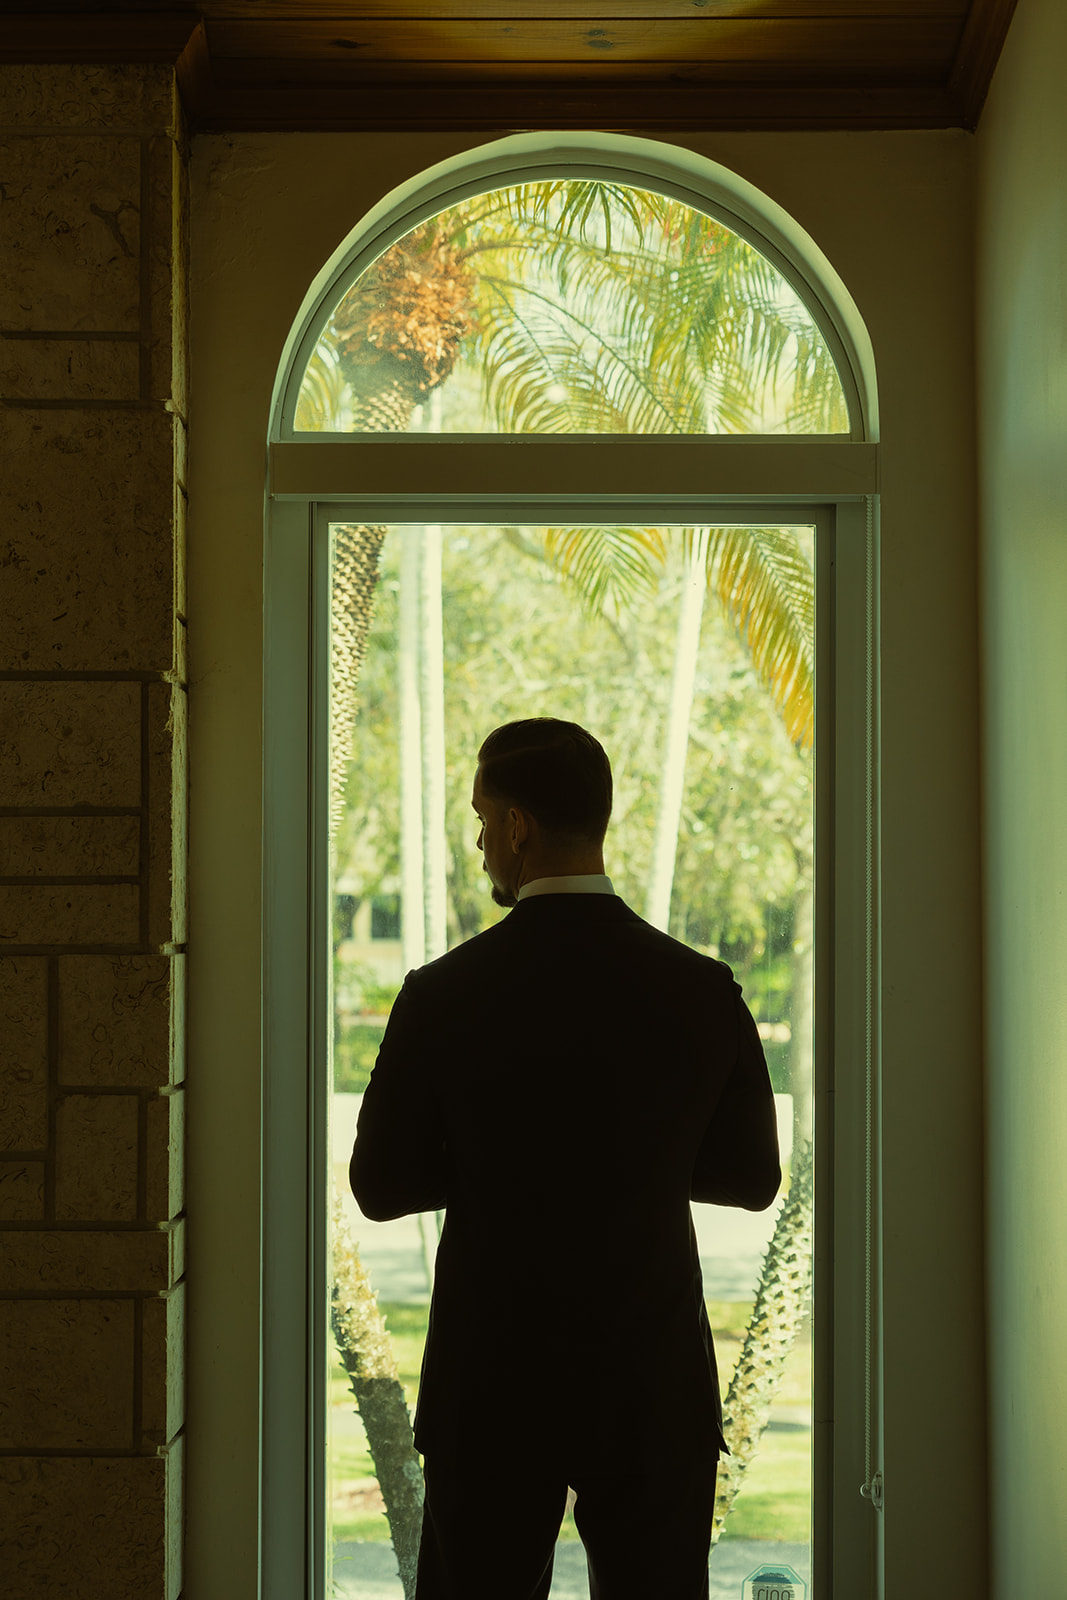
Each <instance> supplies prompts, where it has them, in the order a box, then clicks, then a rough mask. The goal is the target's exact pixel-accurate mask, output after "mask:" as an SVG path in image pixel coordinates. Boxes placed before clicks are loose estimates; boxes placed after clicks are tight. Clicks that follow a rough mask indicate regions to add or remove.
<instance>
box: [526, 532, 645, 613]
mask: <svg viewBox="0 0 1067 1600" xmlns="http://www.w3.org/2000/svg"><path fill="white" fill-rule="evenodd" d="M543 542H544V553H545V559H546V560H547V561H548V563H549V565H550V566H552V567H554V568H555V569H556V571H557V572H559V573H560V574H561V575H562V576H563V577H565V578H566V579H568V580H569V581H570V582H571V583H572V584H573V585H574V587H575V589H576V590H577V592H578V596H579V598H580V600H581V603H582V606H583V609H584V610H585V611H586V613H587V614H589V615H595V614H596V613H598V612H600V611H603V610H605V609H609V610H614V611H616V612H619V611H624V610H625V609H626V608H627V607H629V606H631V605H633V604H634V603H635V602H636V601H638V600H641V599H644V598H646V597H647V596H648V595H651V594H653V593H655V590H656V588H657V586H658V584H659V581H660V577H661V575H662V572H663V565H664V561H665V559H666V554H667V543H666V539H665V537H664V534H663V531H662V529H660V528H548V529H547V530H546V531H545V534H544V541H543Z"/></svg>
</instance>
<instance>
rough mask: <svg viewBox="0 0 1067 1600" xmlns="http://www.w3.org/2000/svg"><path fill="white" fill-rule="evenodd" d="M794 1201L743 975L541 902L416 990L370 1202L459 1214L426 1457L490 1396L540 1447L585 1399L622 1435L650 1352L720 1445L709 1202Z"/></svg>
mask: <svg viewBox="0 0 1067 1600" xmlns="http://www.w3.org/2000/svg"><path fill="white" fill-rule="evenodd" d="M778 1181H779V1171H778V1163H777V1141H776V1133H775V1123H774V1105H773V1097H772V1095H771V1091H770V1084H769V1080H768V1078H767V1072H766V1067H765V1065H764V1062H763V1056H762V1050H761V1049H760V1046H759V1040H758V1036H757V1035H756V1032H755V1028H754V1025H753V1024H752V1021H751V1018H750V1017H749V1016H748V1013H747V1010H746V1009H745V1008H744V1007H743V1006H742V1005H741V1003H740V992H739V990H738V988H737V985H736V984H735V983H734V982H733V980H732V978H731V976H730V973H729V970H728V969H727V968H725V967H723V966H721V965H720V964H719V963H717V962H713V961H711V960H709V959H708V958H707V957H705V956H701V955H699V954H698V953H696V952H694V951H691V950H688V949H687V948H686V947H685V946H683V945H680V944H678V943H677V941H675V940H672V939H669V938H667V937H666V936H665V935H664V934H661V933H659V932H657V931H656V930H655V929H653V928H651V927H650V926H649V925H648V924H647V923H645V922H643V921H642V920H641V919H640V918H639V917H637V916H636V915H635V914H634V913H633V912H632V911H631V910H630V909H629V908H628V907H627V906H626V905H625V904H624V903H623V902H622V901H621V900H619V899H617V898H616V897H615V896H612V895H600V894H597V895H558V894H545V895H538V896H534V897H530V898H528V899H524V900H523V901H521V902H520V904H519V905H518V906H516V907H515V909H514V910H512V911H511V913H510V914H509V915H508V917H507V918H506V919H505V920H504V921H503V922H502V923H500V924H499V925H498V926H497V927H495V928H493V929H491V930H489V931H488V932H487V933H485V934H482V935H480V936H478V937H477V938H475V939H473V940H471V941H470V942H469V943H468V944H466V945H463V946H460V947H459V948H458V949H456V950H454V951H452V952H451V953H450V954H449V955H448V956H445V957H443V958H442V959H441V960H439V961H437V962H433V963H431V964H430V965H429V966H428V967H425V968H423V969H421V971H420V972H418V973H415V974H412V975H411V976H410V977H409V979H408V982H407V984H406V985H405V988H404V991H403V993H402V995H401V997H400V999H399V1000H398V1002H397V1005H396V1007H395V1010H394V1016H393V1018H392V1019H391V1021H390V1026H389V1029H388V1031H387V1034H386V1038H385V1041H384V1042H383V1046H382V1051H381V1055H380V1057H379V1062H378V1065H377V1066H376V1068H375V1071H374V1074H373V1075H372V1079H371V1084H370V1086H369V1088H368V1091H367V1094H366V1097H365V1101H364V1109H363V1112H362V1113H361V1117H360V1125H359V1138H358V1139H357V1142H356V1148H355V1151H354V1153H353V1161H352V1184H353V1189H354V1192H355V1194H356V1197H357V1199H358V1200H359V1202H360V1205H361V1206H362V1207H363V1209H364V1210H365V1211H366V1212H367V1213H368V1214H369V1215H371V1216H374V1217H386V1216H393V1215H399V1214H402V1213H404V1212H406V1211H410V1210H419V1209H426V1208H429V1207H437V1208H440V1207H442V1206H443V1207H446V1208H447V1221H446V1226H445V1231H444V1237H443V1239H442V1243H441V1247H440V1251H439V1255H438V1264H437V1278H436V1284H435V1290H434V1302H433V1312H432V1319H431V1329H430V1336H429V1340H428V1344H427V1353H426V1362H425V1367H424V1377H423V1386H422V1391H421V1394H420V1407H419V1418H418V1431H417V1442H418V1444H419V1447H420V1448H422V1449H425V1448H427V1447H428V1444H429V1443H430V1442H432V1440H433V1439H434V1438H435V1436H440V1435H441V1434H442V1433H443V1432H446V1431H448V1430H451V1429H454V1428H455V1427H457V1426H459V1425H460V1421H461V1419H460V1412H461V1409H462V1407H463V1406H464V1405H470V1404H471V1403H472V1402H473V1398H474V1395H475V1394H476V1393H478V1392H486V1393H491V1394H492V1393H495V1394H497V1395H498V1396H506V1399H504V1400H503V1409H504V1412H505V1414H506V1415H507V1416H509V1417H511V1418H513V1419H514V1418H518V1417H519V1416H520V1415H521V1416H522V1417H523V1418H524V1419H526V1420H525V1422H524V1426H527V1425H529V1422H530V1419H533V1418H536V1417H542V1418H544V1417H545V1416H546V1415H549V1414H554V1413H556V1412H557V1411H565V1412H567V1414H568V1415H570V1416H571V1417H572V1418H573V1408H574V1404H575V1394H576V1393H577V1392H583V1393H584V1394H586V1396H587V1397H588V1402H589V1407H590V1409H589V1421H590V1427H591V1428H592V1427H594V1426H595V1427H596V1428H597V1429H599V1430H600V1432H601V1434H603V1431H604V1427H605V1418H606V1416H607V1415H608V1414H609V1413H610V1411H611V1406H610V1395H611V1393H612V1392H613V1391H614V1388H615V1386H616V1385H617V1384H618V1382H619V1381H620V1380H621V1374H622V1372H623V1370H624V1369H625V1367H626V1366H627V1364H628V1363H632V1361H633V1359H634V1353H635V1351H640V1362H641V1367H642V1370H643V1371H644V1372H646V1373H647V1374H649V1375H651V1380H650V1381H651V1384H652V1389H653V1390H654V1391H655V1392H654V1394H653V1393H648V1394H646V1399H647V1400H649V1401H652V1400H654V1399H656V1397H658V1404H659V1406H660V1408H661V1409H664V1408H668V1409H670V1410H671V1411H673V1410H674V1409H675V1407H677V1406H679V1405H682V1406H685V1405H688V1406H689V1407H690V1408H691V1409H690V1415H691V1416H693V1415H703V1417H704V1420H705V1423H706V1426H707V1427H708V1428H709V1429H710V1430H711V1437H710V1442H711V1443H712V1445H713V1447H714V1444H715V1443H717V1441H718V1436H719V1427H720V1419H719V1416H718V1401H717V1385H716V1381H715V1376H714V1363H713V1358H712V1357H711V1351H710V1338H709V1336H708V1331H707V1324H706V1319H705V1317H704V1315H703V1302H702V1297H701V1286H700V1276H699V1265H698V1262H697V1259H696V1252H695V1244H694V1240H693V1235H692V1226H691V1219H690V1211H689V1200H690V1196H691V1195H693V1196H695V1197H696V1198H702V1199H709V1200H718V1201H721V1202H723V1203H727V1204H741V1205H746V1206H749V1207H751V1208H753V1209H762V1208H763V1207H764V1206H766V1205H768V1204H769V1203H770V1201H771V1199H773V1197H774V1194H775V1192H776V1190H777V1186H778ZM601 1389H603V1390H604V1393H603V1394H601V1393H600V1392H599V1391H600V1390H601ZM616 1409H617V1408H616ZM609 1431H610V1430H609ZM603 1443H604V1446H605V1447H606V1448H607V1447H609V1446H610V1441H609V1440H608V1439H604V1441H603Z"/></svg>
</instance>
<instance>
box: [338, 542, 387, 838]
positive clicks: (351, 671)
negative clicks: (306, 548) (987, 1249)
mask: <svg viewBox="0 0 1067 1600" xmlns="http://www.w3.org/2000/svg"><path fill="white" fill-rule="evenodd" d="M384 541H385V529H384V528H382V527H368V526H367V525H366V524H352V523H348V522H341V523H335V524H334V527H333V562H332V570H331V574H330V621H331V623H332V628H331V634H330V669H331V684H330V832H331V834H334V833H336V831H337V828H338V826H339V824H340V821H341V818H342V816H343V815H344V803H345V802H344V795H345V778H346V776H347V773H348V763H349V760H350V759H351V755H352V729H353V727H354V724H355V720H356V705H357V698H358V685H359V674H360V670H361V669H362V666H363V657H364V655H365V654H366V650H367V635H368V634H369V633H370V625H371V622H372V620H373V617H374V592H375V589H376V588H377V586H378V572H379V566H380V562H381V554H382V544H383V543H384Z"/></svg>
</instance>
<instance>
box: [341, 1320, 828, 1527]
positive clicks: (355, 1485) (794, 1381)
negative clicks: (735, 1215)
mask: <svg viewBox="0 0 1067 1600" xmlns="http://www.w3.org/2000/svg"><path fill="white" fill-rule="evenodd" d="M381 1309H382V1313H383V1315H384V1316H385V1320H386V1326H387V1327H388V1329H389V1331H390V1333H391V1334H392V1337H393V1344H394V1347H395V1349H396V1355H397V1361H398V1363H399V1366H400V1377H401V1381H402V1382H403V1384H404V1390H405V1393H406V1395H407V1400H408V1406H409V1408H410V1409H411V1411H412V1413H414V1409H415V1395H416V1393H417V1390H418V1382H419V1368H420V1365H421V1363H422V1349H423V1344H424V1343H425V1339H426V1323H427V1318H428V1315H429V1307H428V1306H408V1305H395V1304H389V1303H383V1304H382V1307H381ZM750 1309H751V1307H750V1306H749V1305H746V1304H740V1303H734V1302H732V1301H715V1300H709V1301H708V1316H709V1318H710V1320H711V1325H712V1329H713V1330H714V1334H715V1348H716V1351H717V1354H718V1358H719V1374H720V1378H721V1380H722V1387H723V1391H724V1392H725V1390H726V1388H727V1386H728V1384H729V1381H730V1373H731V1372H732V1371H733V1368H734V1365H735V1364H736V1362H737V1358H738V1356H739V1355H740V1353H741V1343H742V1340H743V1338H744V1332H745V1326H746V1323H747V1321H748V1315H749V1311H750ZM810 1373H811V1345H810V1342H809V1340H808V1339H806V1338H801V1339H800V1340H799V1341H798V1343H797V1345H796V1347H795V1349H794V1350H793V1352H792V1354H791V1356H790V1358H789V1362H788V1364H787V1367H786V1371H785V1377H784V1379H783V1382H782V1387H781V1389H780V1390H779V1392H778V1396H777V1400H778V1402H779V1403H780V1404H785V1405H807V1404H809V1403H810V1382H811V1378H810ZM329 1395H330V1460H331V1469H332V1470H331V1475H332V1483H333V1537H334V1540H335V1541H339V1540H348V1539H367V1540H385V1541H387V1540H388V1539H389V1524H388V1522H387V1521H386V1518H385V1514H384V1511H383V1510H382V1509H381V1497H380V1495H379V1493H378V1486H377V1483H376V1481H375V1477H374V1463H373V1462H372V1461H371V1458H370V1454H369V1452H368V1450H367V1437H366V1434H365V1433H364V1431H363V1424H362V1422H361V1421H360V1418H359V1415H358V1413H357V1412H356V1410H355V1406H354V1402H353V1397H352V1391H351V1389H350V1388H349V1386H348V1378H347V1376H346V1374H345V1371H344V1368H343V1367H342V1366H341V1363H340V1359H339V1358H338V1357H337V1356H336V1355H335V1356H334V1359H333V1362H332V1364H331V1368H330V1384H329ZM810 1493H811V1433H810V1430H809V1429H807V1428H795V1429H794V1428H783V1429H781V1430H779V1429H777V1428H774V1427H773V1426H772V1427H770V1428H768V1430H767V1431H766V1433H765V1434H764V1435H763V1440H762V1442H761V1445H760V1451H759V1454H758V1456H757V1457H756V1459H755V1460H754V1461H753V1463H752V1465H751V1466H750V1467H749V1469H748V1472H747V1474H746V1476H745V1481H744V1484H743V1486H742V1488H741V1490H740V1493H739V1494H738V1496H737V1500H736V1501H735V1503H734V1508H733V1510H732V1512H731V1513H730V1517H729V1520H728V1521H727V1524H726V1530H725V1532H724V1534H723V1537H724V1538H726V1539H729V1538H735V1539H784V1540H789V1541H797V1542H801V1541H803V1540H805V1539H807V1538H808V1537H809V1533H810V1521H809V1498H810ZM577 1537H578V1532H577V1529H576V1528H575V1526H574V1519H573V1517H572V1516H571V1515H569V1514H568V1515H567V1517H566V1518H565V1519H564V1522H563V1527H562V1528H561V1530H560V1538H561V1539H577Z"/></svg>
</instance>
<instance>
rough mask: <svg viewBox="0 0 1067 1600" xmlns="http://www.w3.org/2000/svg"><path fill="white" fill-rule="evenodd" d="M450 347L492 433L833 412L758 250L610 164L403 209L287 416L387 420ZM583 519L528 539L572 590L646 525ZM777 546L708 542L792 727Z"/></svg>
mask: <svg viewBox="0 0 1067 1600" xmlns="http://www.w3.org/2000/svg"><path fill="white" fill-rule="evenodd" d="M459 363H462V364H463V365H465V366H466V367H467V368H468V369H472V370H473V371H474V372H476V374H477V375H478V378H479V380H480V382H481V383H482V385H483V387H484V394H485V404H486V409H487V412H488V413H489V415H490V417H491V418H492V420H493V421H494V422H495V423H496V425H497V426H499V427H500V428H502V429H503V430H505V431H509V432H538V433H559V432H576V431H580V432H597V433H704V432H708V431H726V432H742V431H745V432H750V431H760V430H761V428H762V427H765V426H767V425H768V423H767V417H768V414H772V415H773V416H774V417H776V418H778V419H780V420H779V425H783V424H784V425H785V426H787V427H789V428H793V429H798V430H800V431H813V430H816V429H817V430H821V431H829V432H833V431H838V430H840V429H841V428H843V427H847V416H846V412H845V404H844V397H843V393H842V390H841V386H840V382H839V380H838V378H837V373H836V369H835V367H834V363H833V358H832V356H831V353H830V351H829V349H828V347H827V346H826V344H825V341H823V340H822V338H821V336H820V335H819V334H818V330H817V329H816V328H815V326H814V324H813V323H812V321H811V318H810V316H809V315H808V313H807V312H806V311H805V310H804V308H803V307H802V306H801V305H800V303H799V301H797V300H796V299H795V297H790V295H789V294H788V292H787V291H786V290H785V286H784V281H783V280H782V279H781V277H780V276H779V274H778V273H777V272H776V271H775V269H774V268H773V267H772V266H771V264H770V263H769V262H768V261H767V260H766V258H765V257H763V256H761V255H760V254H759V252H758V251H757V250H755V249H754V248H753V247H752V246H751V245H749V244H748V243H747V242H746V241H745V240H743V239H741V238H740V237H739V236H738V235H737V234H734V233H732V232H731V231H730V230H729V229H727V228H725V227H724V226H723V225H722V224H721V223H719V222H717V221H715V219H714V218H711V217H709V216H707V215H705V214H704V213H702V212H697V211H693V210H692V209H691V208H690V207H688V206H685V205H683V204H682V203H681V202H679V201H676V200H672V199H669V198H666V197H664V196H661V195H656V194H653V193H651V192H649V191H646V190H638V189H633V188H630V187H629V186H627V185H622V184H605V183H597V182H590V181H575V180H562V179H561V180H554V181H545V182H541V183H533V184H525V185H521V186H516V187H509V188H503V189H498V190H494V191H491V192H490V193H489V194H485V195H478V196H475V197H474V198H473V199H471V200H468V201H465V202H463V203H461V204H460V205H458V206H455V207H453V208H451V209H450V210H448V211H445V212H442V213H441V214H440V215H439V216H437V217H434V218H431V219H430V220H429V221H427V222H425V223H422V224H421V225H420V226H419V227H417V228H415V229H414V230H413V231H412V232H411V233H409V234H407V235H406V236H405V237H404V238H403V239H401V240H399V241H398V242H397V243H396V244H394V245H393V246H391V247H390V248H389V249H388V250H386V251H385V252H384V253H383V254H382V255H381V256H379V258H378V259H377V261H375V262H374V263H373V264H372V266H371V267H370V268H368V270H367V271H366V272H364V273H363V274H362V275H361V277H360V278H359V279H358V280H357V281H356V283H355V284H354V285H353V286H352V288H351V289H350V290H349V291H348V293H347V294H346V295H345V297H344V299H343V300H342V301H341V303H340V305H339V306H338V307H337V308H336V310H335V312H334V313H333V316H332V318H331V320H330V323H329V326H328V328H327V330H326V332H325V334H324V336H323V339H322V340H320V342H319V345H318V346H317V348H316V350H315V352H314V354H313V355H312V358H311V360H310V362H309V364H308V368H307V372H306V374H305V378H304V382H303V385H302V388H301V394H300V400H299V403H298V406H297V415H296V426H297V428H298V429H306V430H311V431H314V430H317V429H321V428H324V427H328V428H338V427H343V428H345V429H350V430H352V431H354V432H403V431H405V430H406V429H408V428H409V427H410V426H411V422H412V418H413V415H414V412H415V409H416V407H417V406H421V405H422V404H423V403H424V402H425V400H426V399H427V397H428V396H429V395H430V394H431V393H432V392H434V391H435V390H437V389H439V388H440V386H441V385H442V384H444V383H445V381H446V380H447V379H448V378H449V377H450V376H451V374H452V372H453V371H454V370H455V368H456V366H457V364H459ZM582 532H583V530H578V532H577V534H576V532H575V530H567V535H566V536H564V537H563V538H562V539H561V540H559V541H556V540H554V539H553V538H552V536H551V535H550V536H549V537H548V538H547V539H546V543H545V550H546V556H547V557H548V558H549V559H550V560H551V559H558V561H559V564H560V566H561V569H562V570H563V571H564V572H566V573H567V574H568V575H570V576H573V577H574V578H575V579H576V581H577V583H578V587H579V590H580V592H582V593H583V594H584V595H586V596H587V597H588V598H589V600H590V602H591V603H597V602H599V601H603V600H604V599H606V598H609V597H615V598H619V599H625V598H626V597H627V595H628V594H630V593H632V592H633V591H634V588H635V586H636V587H637V588H640V587H642V586H643V585H644V584H645V583H647V581H648V579H649V576H650V574H649V571H648V561H647V558H648V555H649V553H650V551H649V547H648V544H647V542H646V543H644V544H642V542H641V541H640V540H638V541H636V543H632V544H630V546H629V548H626V547H625V545H624V546H622V547H620V545H619V543H618V541H616V543H615V545H614V547H613V548H612V549H611V551H610V562H609V563H608V565H607V566H605V563H604V560H603V557H604V553H605V547H604V544H603V540H602V539H598V538H597V536H596V534H595V532H594V533H593V537H592V540H590V538H588V537H587V538H585V539H584V540H583V539H582V538H581V534H582ZM587 532H588V531H587ZM383 538H384V529H382V528H380V527H351V526H344V527H342V528H339V529H338V530H337V532H336V534H335V550H334V570H335V585H334V612H335V615H334V624H335V625H334V639H335V649H334V684H335V691H334V692H335V705H336V714H335V719H334V726H335V751H334V753H335V755H336V757H337V758H338V759H337V760H335V762H334V767H333V770H334V773H335V778H334V784H335V787H334V795H333V806H332V812H333V815H334V817H335V820H336V817H337V815H338V812H339V807H340V803H341V802H340V792H339V788H338V787H337V785H338V784H339V782H340V779H339V778H338V777H337V774H338V773H341V772H343V769H344V763H345V761H346V759H347V748H346V747H347V740H348V737H349V734H348V730H349V729H350V728H351V725H352V720H353V718H354V714H355V700H356V683H357V679H358V668H359V663H360V661H361V660H362V653H363V649H364V647H365V641H366V635H367V630H368V628H369V626H370V618H371V612H372V604H373V588H374V584H375V582H376V575H377V568H378V562H379V559H380V553H381V545H382V540H383ZM576 540H577V542H578V544H579V545H580V546H581V550H580V556H579V559H578V560H576V559H575V544H576ZM781 543H782V545H783V546H784V544H785V541H782V542H781ZM795 554H796V553H795V551H789V550H788V549H786V548H778V549H775V550H770V549H768V547H767V544H766V541H761V542H759V543H757V542H754V540H753V537H752V535H751V533H750V532H749V531H748V530H738V529H733V530H725V529H723V530H715V532H714V535H713V537H712V538H710V539H709V540H708V543H707V553H706V560H707V572H708V579H709V583H710V584H712V585H713V586H714V587H715V589H716V591H717V593H718V595H719V598H720V600H721V601H722V603H723V604H724V605H725V607H726V609H727V614H728V615H729V616H730V618H731V620H732V621H733V622H734V623H735V625H737V626H738V627H739V628H740V629H741V631H742V633H743V634H744V636H745V637H746V640H747V642H748V643H749V646H750V649H751V650H752V654H753V663H754V665H755V667H756V670H757V672H759V673H760V675H761V676H762V677H763V678H764V680H765V682H767V684H768V687H769V688H770V689H771V692H772V694H773V695H774V696H775V699H776V702H777V703H778V704H779V705H780V707H781V709H782V710H783V713H784V715H785V717H786V720H787V726H788V727H789V731H790V733H791V734H792V736H793V737H795V738H799V739H801V740H802V741H804V742H806V741H807V740H808V739H810V721H811V718H810V706H811V661H810V638H811V633H810V627H809V626H808V624H809V623H810V610H811V605H810V601H809V602H807V603H805V598H804V593H803V590H804V587H805V585H806V588H807V590H808V592H809V594H810V589H811V580H810V574H806V573H803V572H800V571H799V570H798V566H797V563H796V560H795ZM798 577H799V579H800V583H799V585H798V581H797V580H798ZM798 604H799V606H800V610H801V612H802V615H801V616H800V617H798V616H797V615H796V614H795V612H796V608H797V605H798Z"/></svg>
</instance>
